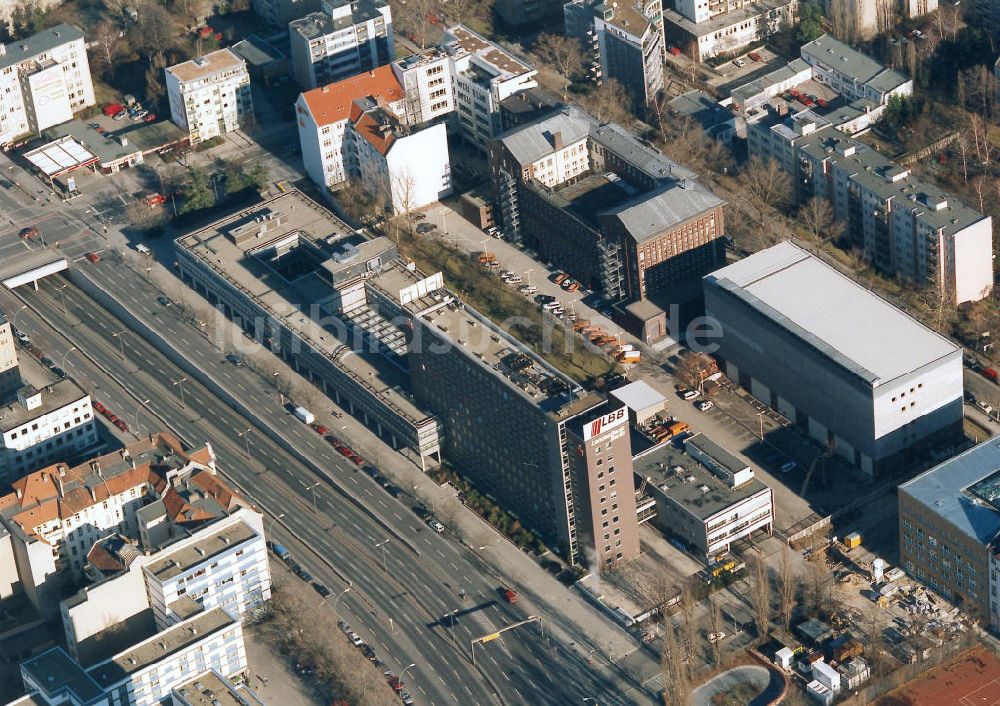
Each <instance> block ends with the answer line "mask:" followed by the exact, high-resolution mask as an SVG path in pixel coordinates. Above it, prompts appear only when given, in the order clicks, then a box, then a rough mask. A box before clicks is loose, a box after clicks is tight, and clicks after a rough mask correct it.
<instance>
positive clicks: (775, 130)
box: [747, 120, 993, 305]
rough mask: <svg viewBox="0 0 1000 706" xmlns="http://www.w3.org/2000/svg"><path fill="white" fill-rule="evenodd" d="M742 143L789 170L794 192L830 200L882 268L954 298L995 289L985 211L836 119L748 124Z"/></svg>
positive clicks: (851, 236)
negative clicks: (847, 131)
mask: <svg viewBox="0 0 1000 706" xmlns="http://www.w3.org/2000/svg"><path fill="white" fill-rule="evenodd" d="M747 145H748V150H749V153H750V155H751V156H756V157H759V158H761V159H762V160H765V161H766V160H768V159H773V160H775V161H776V162H777V163H778V164H779V165H781V166H782V167H783V168H784V169H786V170H787V171H788V172H789V174H791V176H792V182H793V184H794V185H795V187H796V192H795V194H794V195H793V196H794V198H795V200H797V201H799V202H803V201H806V200H808V199H809V198H811V197H812V196H817V197H820V198H823V199H826V200H827V201H829V202H830V205H831V206H832V207H833V212H834V217H835V218H836V220H837V221H838V222H840V223H843V224H844V225H845V227H846V237H847V240H848V241H849V242H850V243H851V244H852V245H854V246H855V247H857V248H858V249H859V250H861V251H862V252H863V253H864V255H865V257H866V258H867V260H868V261H869V262H870V263H871V264H872V266H874V267H875V268H876V269H878V270H879V271H880V272H882V273H883V274H885V275H887V276H890V277H898V278H900V279H902V280H904V281H906V282H909V283H911V284H913V285H915V286H918V287H928V288H935V289H937V290H939V291H940V292H942V293H943V294H944V295H945V296H946V297H947V298H948V299H950V300H951V303H953V304H955V305H957V304H961V303H964V302H968V301H978V300H980V299H983V298H984V297H986V296H988V295H989V293H990V292H991V291H992V288H993V264H992V259H993V255H992V253H993V228H992V218H991V217H990V216H984V215H983V214H981V213H979V212H978V211H976V210H975V209H973V208H971V207H969V206H967V205H965V204H963V203H962V202H961V201H959V200H958V199H957V198H955V197H954V196H952V195H950V194H948V193H945V192H944V191H942V190H941V189H939V188H937V187H936V186H934V185H932V184H930V183H928V182H925V181H923V180H920V179H917V178H915V177H913V175H912V174H911V172H910V169H909V168H907V167H903V166H900V165H897V164H894V163H892V162H890V161H889V160H888V159H887V158H886V157H884V156H883V155H882V154H880V153H879V152H877V151H875V150H874V149H872V148H871V147H869V146H868V145H866V144H865V143H862V142H859V141H857V140H853V139H851V138H849V137H847V136H846V135H844V134H843V133H842V132H840V131H838V130H837V129H835V128H834V127H833V126H825V127H821V128H818V129H817V127H816V125H815V124H814V123H812V122H811V121H809V120H790V121H787V122H786V123H784V124H783V125H780V126H773V125H771V126H768V124H767V123H763V124H761V125H751V126H749V131H748V137H747Z"/></svg>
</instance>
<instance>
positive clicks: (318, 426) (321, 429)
mask: <svg viewBox="0 0 1000 706" xmlns="http://www.w3.org/2000/svg"><path fill="white" fill-rule="evenodd" d="M313 429H315V430H316V433H317V434H319V435H320V436H326V435H327V433H328V432H329V431H330V430H329V429H327V428H326V427H325V426H323V425H322V424H313Z"/></svg>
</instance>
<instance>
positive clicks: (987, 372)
mask: <svg viewBox="0 0 1000 706" xmlns="http://www.w3.org/2000/svg"><path fill="white" fill-rule="evenodd" d="M979 372H981V373H982V374H983V377H984V378H986V379H987V380H992V381H993V382H997V377H1000V376H998V374H997V371H996V370H994V369H993V368H983V369H982V370H980V371H979Z"/></svg>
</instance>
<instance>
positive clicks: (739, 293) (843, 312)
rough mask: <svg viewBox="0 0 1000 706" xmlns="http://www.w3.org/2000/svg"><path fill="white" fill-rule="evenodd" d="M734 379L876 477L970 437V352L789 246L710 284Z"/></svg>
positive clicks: (710, 306)
mask: <svg viewBox="0 0 1000 706" xmlns="http://www.w3.org/2000/svg"><path fill="white" fill-rule="evenodd" d="M703 283H704V292H705V312H706V315H707V316H708V317H709V318H710V319H713V320H714V321H715V322H716V324H717V326H718V328H719V330H720V331H721V336H720V337H719V338H717V339H715V340H714V341H713V342H714V343H716V344H717V345H718V350H717V353H716V355H717V357H718V358H719V359H720V361H721V363H722V365H723V367H724V370H725V372H726V374H727V375H728V376H729V377H730V378H731V379H732V380H733V381H734V382H736V383H738V384H740V385H741V386H743V387H745V388H747V389H748V390H749V391H750V393H751V394H753V395H754V397H756V398H757V399H759V400H761V401H762V402H764V403H765V404H767V405H769V406H771V407H772V408H775V409H777V410H778V411H779V412H780V413H781V414H783V415H784V416H785V417H787V418H788V419H789V420H791V421H792V422H795V423H797V424H799V425H800V426H801V427H802V428H803V429H806V430H807V431H808V433H809V434H810V436H812V437H813V438H814V439H816V441H817V442H819V444H821V445H822V446H824V447H827V446H829V447H830V448H832V449H833V450H835V452H836V453H837V454H838V455H840V456H841V457H843V458H844V459H846V460H847V461H848V462H849V463H851V464H853V465H855V466H857V467H859V468H861V469H862V470H863V471H864V472H865V473H867V474H870V475H874V474H875V473H876V472H879V471H881V470H884V469H891V468H895V467H899V466H900V465H903V464H907V463H913V462H915V461H917V460H918V459H920V458H921V455H922V454H927V453H929V452H933V451H936V450H939V449H941V448H943V447H947V446H950V445H952V444H954V443H957V442H958V441H960V440H961V438H962V392H963V390H962V350H961V348H959V347H958V346H957V345H955V344H954V343H952V342H951V341H949V340H948V339H946V338H945V337H943V336H940V335H938V334H937V333H935V332H933V331H931V330H930V329H928V328H926V327H925V326H923V325H922V324H920V323H919V322H917V321H916V320H914V319H912V318H910V317H909V316H907V315H906V314H904V313H903V312H902V311H900V310H899V309H897V308H896V307H894V306H892V305H891V304H889V303H888V302H887V301H885V300H883V299H881V298H880V297H878V296H877V295H875V294H873V293H872V292H870V291H868V290H867V289H865V288H864V287H862V286H860V285H859V284H857V283H856V282H854V281H852V280H851V279H849V278H848V277H846V276H845V275H843V274H841V273H840V272H838V271H837V270H835V269H834V268H832V267H830V266H829V265H827V264H825V263H824V262H822V261H821V260H819V259H818V258H816V257H814V256H813V255H811V254H810V253H808V252H807V251H805V250H803V249H802V248H799V247H797V246H795V245H793V244H792V243H789V242H785V243H781V244H779V245H775V246H774V247H771V248H768V249H767V250H763V251H761V252H758V253H756V254H754V255H751V256H750V257H748V258H745V259H744V260H741V261H739V262H737V263H734V264H732V265H729V266H727V267H724V268H722V269H720V270H717V271H716V272H713V273H712V274H710V275H707V276H706V277H705V278H704V280H703Z"/></svg>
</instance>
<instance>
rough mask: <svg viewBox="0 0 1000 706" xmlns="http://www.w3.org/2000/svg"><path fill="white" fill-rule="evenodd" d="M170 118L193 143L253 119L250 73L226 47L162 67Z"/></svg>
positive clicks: (223, 132)
mask: <svg viewBox="0 0 1000 706" xmlns="http://www.w3.org/2000/svg"><path fill="white" fill-rule="evenodd" d="M164 71H165V72H166V84H167V97H168V99H169V101H170V119H171V121H173V123H174V124H175V125H177V126H178V127H180V128H181V129H182V130H185V131H186V132H187V133H188V137H189V139H190V141H191V144H192V145H196V144H198V143H199V142H204V141H205V140H208V139H211V138H213V137H217V136H219V135H223V134H225V133H227V132H232V131H233V130H238V129H239V128H240V126H242V125H245V124H247V123H248V122H250V121H251V120H252V119H253V99H252V97H251V93H250V73H249V71H248V70H247V65H246V62H245V61H244V60H243V59H241V58H240V57H239V56H237V55H236V54H234V53H233V52H232V51H230V50H229V49H219V50H218V51H214V52H212V53H211V54H206V55H205V56H199V57H196V58H194V59H191V60H190V61H185V62H182V63H180V64H175V65H174V66H171V67H168V68H166V69H164Z"/></svg>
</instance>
